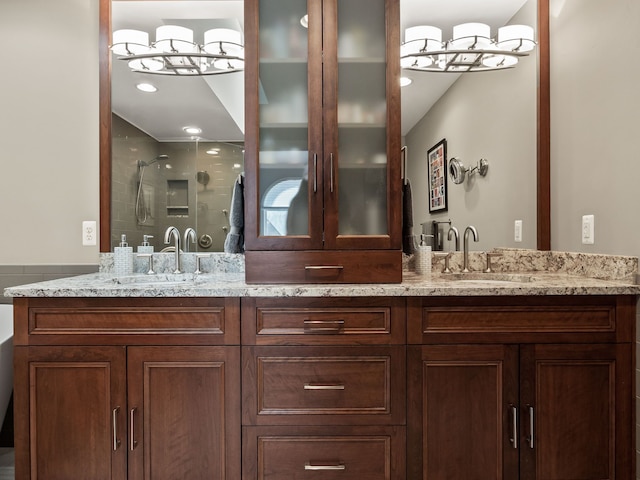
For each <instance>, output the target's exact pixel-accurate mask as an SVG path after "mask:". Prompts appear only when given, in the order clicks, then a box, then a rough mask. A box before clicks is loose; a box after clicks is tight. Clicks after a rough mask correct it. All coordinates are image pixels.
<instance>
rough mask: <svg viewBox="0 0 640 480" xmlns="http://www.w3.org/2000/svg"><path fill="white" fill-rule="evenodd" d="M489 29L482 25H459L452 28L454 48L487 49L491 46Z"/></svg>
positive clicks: (487, 26)
mask: <svg viewBox="0 0 640 480" xmlns="http://www.w3.org/2000/svg"><path fill="white" fill-rule="evenodd" d="M490 37H491V28H490V27H489V25H487V24H484V23H461V24H460V25H456V26H454V27H453V40H452V41H451V46H452V47H454V48H459V49H464V48H471V47H473V48H489V47H490V46H491V38H490Z"/></svg>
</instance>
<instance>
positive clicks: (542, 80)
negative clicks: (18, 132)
mask: <svg viewBox="0 0 640 480" xmlns="http://www.w3.org/2000/svg"><path fill="white" fill-rule="evenodd" d="M245 1H259V0H245ZM398 1H400V0H398ZM99 12H100V13H99V15H100V19H99V22H100V23H99V30H98V32H99V44H98V45H99V52H98V56H99V77H100V78H99V97H100V98H99V108H100V114H99V115H100V141H99V146H100V156H99V161H100V166H99V172H100V252H110V251H111V55H110V53H109V44H110V39H111V0H100V9H99ZM549 70H550V69H549V0H538V89H537V117H538V118H537V134H536V135H537V138H536V147H537V153H536V154H537V168H536V181H537V185H536V194H537V195H536V212H537V219H536V223H537V225H536V228H537V240H536V244H537V248H538V250H550V249H551V172H550V170H551V145H550V141H551V128H550V127H551V105H550V100H551V98H550V76H549Z"/></svg>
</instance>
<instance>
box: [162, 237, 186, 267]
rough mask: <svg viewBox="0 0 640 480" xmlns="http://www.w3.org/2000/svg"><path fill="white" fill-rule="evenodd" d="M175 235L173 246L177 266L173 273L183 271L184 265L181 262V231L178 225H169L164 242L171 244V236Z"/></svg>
mask: <svg viewBox="0 0 640 480" xmlns="http://www.w3.org/2000/svg"><path fill="white" fill-rule="evenodd" d="M172 237H173V248H174V254H175V259H176V260H175V265H176V268H175V270H174V271H173V273H182V268H181V267H182V266H181V262H180V232H179V231H178V229H177V228H176V227H168V228H167V229H166V230H165V232H164V243H165V245H169V244H170V243H171V238H172Z"/></svg>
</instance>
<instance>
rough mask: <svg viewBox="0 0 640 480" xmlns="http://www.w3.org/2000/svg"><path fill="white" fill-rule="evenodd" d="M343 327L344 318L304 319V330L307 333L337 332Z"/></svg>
mask: <svg viewBox="0 0 640 480" xmlns="http://www.w3.org/2000/svg"><path fill="white" fill-rule="evenodd" d="M343 327H344V320H305V321H304V331H305V332H307V333H327V332H331V333H337V332H339V331H340V329H341V328H343Z"/></svg>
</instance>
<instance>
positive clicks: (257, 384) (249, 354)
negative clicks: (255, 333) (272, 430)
mask: <svg viewBox="0 0 640 480" xmlns="http://www.w3.org/2000/svg"><path fill="white" fill-rule="evenodd" d="M404 354H405V347H400V346H397V347H395V346H394V347H324V348H320V347H253V348H250V347H245V348H243V355H244V359H243V361H244V380H243V381H244V384H243V388H244V392H245V395H244V396H243V397H244V401H245V409H244V410H245V412H247V417H246V420H247V423H248V424H263V423H264V424H279V423H282V424H318V423H320V424H322V423H325V422H330V423H343V424H348V423H350V422H354V421H355V422H358V423H366V422H373V423H375V424H393V423H396V422H402V421H403V420H404V408H403V406H404V403H403V402H402V398H403V397H401V396H400V394H402V395H404V388H405V387H404V382H400V381H398V379H402V378H404V372H405V355H404Z"/></svg>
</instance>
